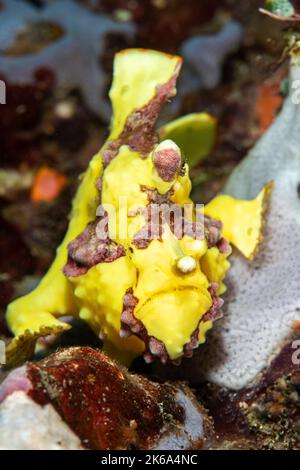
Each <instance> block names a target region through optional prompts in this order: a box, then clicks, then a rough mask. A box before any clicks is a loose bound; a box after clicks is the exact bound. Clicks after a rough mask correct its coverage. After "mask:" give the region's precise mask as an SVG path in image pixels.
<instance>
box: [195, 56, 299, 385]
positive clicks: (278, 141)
mask: <svg viewBox="0 0 300 470" xmlns="http://www.w3.org/2000/svg"><path fill="white" fill-rule="evenodd" d="M299 76H300V68H299V66H298V67H297V66H295V65H294V66H293V67H292V72H291V81H292V83H293V82H294V80H295V79H299ZM292 96H293V95H292V92H291V95H290V96H289V97H288V98H287V99H286V102H285V104H284V107H283V109H282V111H281V113H280V115H279V116H278V118H277V119H276V120H275V122H274V124H273V125H272V126H271V128H270V129H269V130H268V131H267V133H266V134H265V135H264V136H263V137H262V139H261V140H260V141H259V142H258V143H257V145H256V146H255V147H254V149H253V150H252V151H251V152H250V154H249V156H248V157H247V158H246V159H245V160H244V161H243V162H242V163H241V164H240V165H239V166H238V167H237V168H236V170H235V171H234V172H233V174H232V175H231V177H230V178H229V181H228V183H227V185H226V186H225V190H224V192H225V193H227V194H230V195H232V196H234V197H237V198H241V199H251V198H253V197H254V196H255V195H256V194H257V192H258V191H260V189H261V188H262V186H263V185H264V184H265V183H266V182H268V181H270V180H273V181H274V189H273V192H272V196H271V200H270V208H269V214H268V216H267V219H266V227H265V229H266V230H265V232H266V233H265V237H264V241H263V242H262V245H261V247H260V251H259V253H258V255H257V256H256V258H255V259H254V261H253V262H251V263H249V262H248V261H247V260H246V259H245V258H243V257H242V256H240V255H239V254H238V253H236V252H235V253H234V255H233V256H232V257H231V270H230V272H229V275H228V278H227V285H228V293H227V299H225V308H224V314H225V316H224V318H223V320H222V322H219V323H218V324H216V327H215V328H214V331H212V336H211V337H210V340H209V341H208V345H209V346H208V349H206V350H205V351H202V353H203V357H205V363H206V364H207V366H206V377H207V378H208V379H209V380H210V381H213V382H215V383H217V384H219V385H221V386H225V387H228V388H231V389H241V388H243V387H245V386H247V385H249V384H250V383H251V382H252V381H254V380H255V378H256V377H257V374H259V373H260V372H261V371H262V370H263V369H264V368H265V367H266V366H267V365H268V364H269V361H270V359H271V358H272V356H273V355H274V354H275V353H276V352H277V351H278V350H279V349H280V347H281V346H282V344H283V342H284V341H285V340H286V339H287V338H288V337H290V336H291V334H292V332H293V329H292V325H293V322H295V321H299V320H300V250H299V247H300V198H299V185H300V105H299V104H298V105H297V104H294V103H293V99H292ZM291 360H292V358H291Z"/></svg>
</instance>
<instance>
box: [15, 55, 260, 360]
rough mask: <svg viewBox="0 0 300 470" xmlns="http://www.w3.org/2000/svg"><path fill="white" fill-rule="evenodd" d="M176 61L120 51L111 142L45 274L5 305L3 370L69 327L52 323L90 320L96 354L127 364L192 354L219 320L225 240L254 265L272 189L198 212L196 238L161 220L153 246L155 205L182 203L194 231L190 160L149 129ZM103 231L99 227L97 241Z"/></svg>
mask: <svg viewBox="0 0 300 470" xmlns="http://www.w3.org/2000/svg"><path fill="white" fill-rule="evenodd" d="M181 64H182V59H181V58H180V57H178V56H172V55H168V54H164V53H161V52H157V51H153V50H141V49H128V50H124V51H121V52H119V53H118V54H116V57H115V60H114V73H113V83H112V87H111V90H110V99H111V102H112V107H113V117H112V122H111V131H110V135H109V137H108V139H107V141H106V142H105V144H104V146H103V147H102V149H101V150H100V151H99V152H98V153H97V154H96V155H95V156H94V157H93V159H92V160H91V162H90V164H89V166H88V168H87V170H86V172H85V174H84V176H83V178H82V181H81V183H80V186H79V188H78V191H77V194H76V196H75V198H74V201H73V208H72V213H71V216H70V222H69V227H68V230H67V233H66V235H65V238H64V240H63V242H62V244H61V245H60V247H59V248H58V250H57V254H56V258H55V260H54V262H53V264H52V266H51V267H50V269H49V271H48V272H47V273H46V275H45V276H44V277H43V279H42V280H41V282H40V284H39V285H38V286H37V287H36V288H35V289H34V290H33V291H32V292H30V293H29V294H27V295H25V296H24V297H21V298H19V299H17V300H15V301H13V302H12V303H11V304H9V305H8V308H7V322H8V325H9V327H10V328H11V331H12V332H13V334H14V336H15V337H14V338H13V339H12V340H11V342H10V343H9V344H8V347H7V360H8V363H9V364H16V363H17V362H20V361H22V360H25V359H26V358H28V357H30V356H31V355H32V354H33V352H34V348H35V343H36V340H37V339H38V338H39V337H42V336H46V335H49V334H57V333H61V332H63V331H64V330H67V329H69V328H70V325H69V324H68V323H66V322H64V321H62V320H60V318H61V317H64V316H66V315H68V316H70V315H71V316H74V317H79V318H80V319H82V320H84V321H86V322H87V323H88V324H89V325H90V326H91V328H92V329H93V330H94V332H95V334H97V335H100V337H101V338H102V339H103V343H104V350H105V351H106V352H107V353H108V354H110V355H111V356H113V357H115V358H117V359H118V360H119V361H121V362H123V363H125V364H126V363H127V364H128V363H130V361H131V360H132V359H133V358H135V357H137V356H139V355H141V354H142V355H143V356H144V358H145V360H146V361H147V362H151V361H153V360H155V359H157V360H160V361H161V362H163V363H165V362H167V361H169V360H171V361H179V360H180V358H182V357H183V356H186V357H190V356H191V355H192V354H193V350H194V349H196V348H197V347H198V345H199V344H201V343H203V342H204V341H205V335H206V332H207V331H208V330H209V329H210V328H211V327H212V325H213V322H214V321H215V320H216V319H218V318H220V317H221V306H222V303H223V301H222V299H221V297H220V296H221V295H222V294H223V292H224V291H225V285H224V283H223V280H224V278H225V274H226V272H227V270H228V269H229V267H230V263H229V261H228V257H229V255H230V253H231V246H230V244H229V243H232V244H233V245H235V246H236V248H237V249H239V250H240V251H241V252H242V253H243V254H244V255H245V256H246V257H248V258H251V256H253V253H254V251H255V249H256V246H257V244H258V242H259V240H260V238H261V227H262V218H263V211H264V206H265V200H266V196H267V193H268V191H269V188H268V187H265V188H263V189H262V191H261V193H260V194H259V195H258V196H257V198H256V199H254V200H252V201H239V200H235V199H233V198H231V197H229V196H222V195H221V196H218V197H217V198H215V199H214V200H213V201H211V202H210V203H209V204H208V205H207V206H206V207H205V208H204V214H203V219H204V230H203V236H202V237H197V236H196V235H195V233H194V231H193V230H186V231H184V233H183V236H181V237H179V236H178V234H177V232H176V224H175V223H174V220H171V219H170V220H169V221H166V220H165V218H164V217H160V216H159V218H158V227H157V236H155V237H151V236H150V237H149V227H150V225H151V222H152V220H151V217H152V216H151V214H152V211H151V209H152V208H153V207H155V206H156V205H158V206H159V207H160V204H163V205H164V207H166V208H168V207H171V206H172V205H174V204H175V205H176V207H181V208H183V207H184V206H185V205H186V204H189V205H190V207H191V208H192V210H191V213H190V215H189V220H188V221H184V222H187V223H186V224H185V225H186V226H187V227H189V228H190V229H191V228H192V227H193V225H194V220H195V216H196V208H195V205H194V204H193V203H192V201H191V199H190V192H191V181H190V178H189V167H188V163H187V161H188V155H183V152H182V151H181V149H180V148H179V147H178V146H177V144H176V143H175V142H174V141H172V140H170V139H167V138H166V139H165V140H163V141H161V142H159V139H158V137H157V133H156V132H155V123H156V120H157V117H158V114H159V111H160V109H161V107H162V105H163V104H164V103H165V102H166V101H167V100H168V99H169V98H171V97H172V96H174V95H175V93H176V88H175V84H176V79H177V76H178V74H179V71H180V68H181ZM182 122H185V120H183V121H182ZM185 158H187V161H186V160H185ZM125 200H126V210H125V212H124V207H123V205H124V201H125ZM109 207H113V208H114V215H115V217H114V218H113V217H112V215H113V214H112V213H111V211H110V210H109V209H108V208H109ZM122 218H123V219H122ZM113 219H114V220H116V221H117V222H116V223H113ZM115 225H117V227H115ZM125 225H126V227H127V231H126V235H125V236H124V234H123V235H122V236H121V235H120V232H121V231H122V230H121V229H122V227H123V226H125ZM177 225H178V223H177ZM99 227H100V229H101V230H102V229H103V227H107V230H106V235H105V236H99ZM115 228H117V230H115ZM118 229H119V230H118ZM101 230H100V232H101Z"/></svg>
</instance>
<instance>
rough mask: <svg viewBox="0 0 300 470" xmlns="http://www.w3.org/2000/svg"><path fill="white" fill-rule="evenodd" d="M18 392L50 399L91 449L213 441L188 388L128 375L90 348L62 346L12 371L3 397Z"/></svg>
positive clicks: (191, 445)
mask: <svg viewBox="0 0 300 470" xmlns="http://www.w3.org/2000/svg"><path fill="white" fill-rule="evenodd" d="M18 390H23V391H24V392H26V393H27V394H28V395H29V396H30V397H31V398H32V399H33V400H34V401H35V402H37V403H38V404H40V405H42V406H44V405H46V404H49V403H51V404H52V405H53V406H54V408H55V409H56V411H57V412H58V413H59V414H60V415H61V417H62V418H63V420H64V421H65V422H66V423H67V424H68V425H69V426H70V428H71V429H72V430H73V431H74V432H75V434H76V435H78V436H79V437H80V439H81V442H82V444H83V446H84V447H87V448H89V449H115V450H116V449H160V448H162V449H177V450H178V449H203V448H207V447H208V446H209V445H211V443H212V441H213V439H214V431H213V426H212V422H211V420H210V419H209V418H208V415H207V413H206V411H205V409H204V408H203V407H202V406H201V405H200V404H198V403H197V401H196V399H195V397H194V396H193V394H192V393H191V391H190V390H189V388H188V387H186V386H185V385H177V384H168V383H166V384H163V385H160V384H157V383H154V382H150V381H149V380H147V379H146V378H144V377H141V376H138V375H132V374H129V373H128V371H127V370H126V369H125V368H123V367H120V366H118V365H117V364H116V363H115V362H113V361H112V360H111V359H109V358H108V357H107V356H105V355H104V354H103V353H101V352H100V351H98V350H95V349H92V348H89V347H84V348H77V347H73V348H69V349H64V350H60V351H58V352H57V353H55V354H53V355H51V356H49V357H47V358H46V359H44V360H42V361H40V362H37V363H28V364H27V365H26V366H25V367H22V368H20V369H17V370H16V371H14V372H12V373H11V375H10V376H8V378H7V379H6V381H4V383H3V384H2V386H1V387H0V401H1V398H2V399H4V398H5V397H6V396H8V395H11V394H12V393H13V392H15V391H18ZM0 446H1V438H0Z"/></svg>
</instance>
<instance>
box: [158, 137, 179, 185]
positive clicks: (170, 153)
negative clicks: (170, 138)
mask: <svg viewBox="0 0 300 470" xmlns="http://www.w3.org/2000/svg"><path fill="white" fill-rule="evenodd" d="M163 145H164V143H162V144H161V145H159V146H158V147H157V149H155V150H154V152H153V163H154V166H155V168H156V171H157V173H158V174H159V176H160V177H161V179H162V180H163V181H167V182H170V181H172V180H173V179H174V178H175V175H176V173H177V172H178V171H179V169H180V167H181V153H180V150H179V148H176V147H177V146H176V147H175V146H174V147H173V146H171V145H170V147H168V146H166V147H165V146H164V148H162V146H163ZM166 145H167V144H166Z"/></svg>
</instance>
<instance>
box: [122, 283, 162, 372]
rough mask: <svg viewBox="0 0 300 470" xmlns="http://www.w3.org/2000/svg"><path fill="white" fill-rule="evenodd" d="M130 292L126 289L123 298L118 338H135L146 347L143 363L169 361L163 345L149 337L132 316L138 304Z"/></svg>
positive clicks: (141, 325) (142, 325) (139, 322)
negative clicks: (133, 336) (132, 336)
mask: <svg viewBox="0 0 300 470" xmlns="http://www.w3.org/2000/svg"><path fill="white" fill-rule="evenodd" d="M132 292H133V291H132V289H128V290H127V291H126V294H125V296H124V298H123V312H122V315H121V330H120V336H121V337H123V338H124V337H128V336H131V335H135V336H137V337H138V338H140V339H141V340H142V341H143V342H144V343H145V346H146V350H145V352H144V359H145V362H147V363H151V362H153V361H154V360H157V359H159V360H160V361H161V362H162V363H163V364H165V363H166V362H167V361H168V360H169V355H168V353H167V350H166V348H165V346H164V344H163V343H162V342H161V341H159V340H158V339H156V338H154V337H153V336H149V335H148V333H147V329H146V327H145V326H144V324H143V323H142V321H141V320H138V319H137V318H135V316H134V309H135V307H136V305H137V304H138V299H137V298H136V297H134V295H133V293H132Z"/></svg>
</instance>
